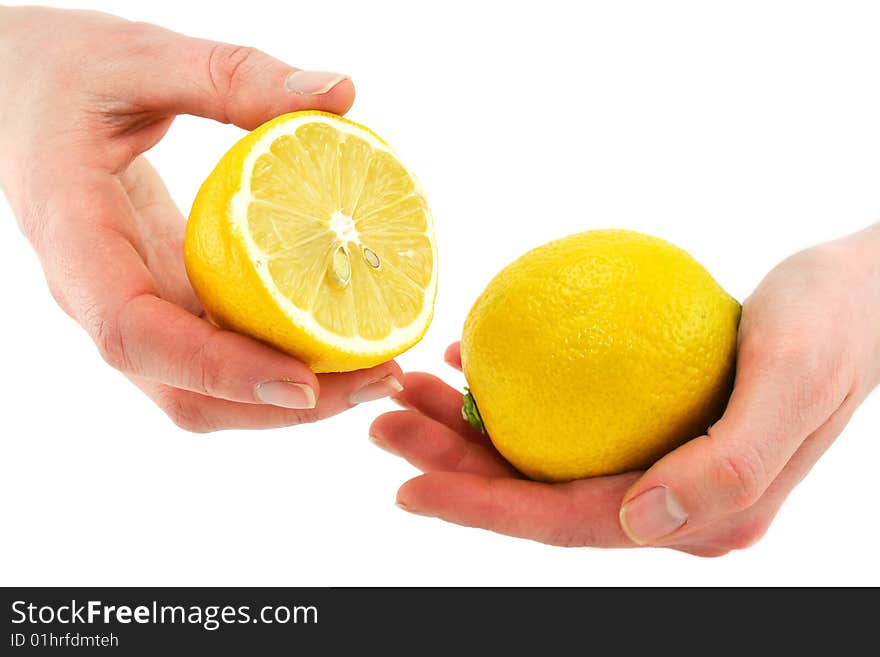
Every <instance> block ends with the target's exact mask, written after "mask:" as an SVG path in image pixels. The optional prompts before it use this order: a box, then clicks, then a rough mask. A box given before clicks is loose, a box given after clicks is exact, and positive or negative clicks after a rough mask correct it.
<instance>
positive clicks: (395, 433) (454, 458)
mask: <svg viewBox="0 0 880 657" xmlns="http://www.w3.org/2000/svg"><path fill="white" fill-rule="evenodd" d="M370 438H371V439H372V440H373V442H374V443H376V445H378V446H379V447H382V448H383V449H386V450H388V451H389V452H391V453H392V454H398V455H400V456H402V457H403V458H405V459H406V460H407V461H409V462H410V463H412V464H413V465H414V466H416V467H417V468H419V469H420V470H422V471H423V472H434V471H446V472H468V473H471V474H479V475H483V476H486V477H519V474H518V473H517V471H516V470H515V469H514V468H513V467H512V466H511V465H510V464H509V463H507V462H506V461H505V460H504V459H503V458H501V455H500V454H498V452H496V451H495V450H494V449H492V448H491V447H488V446H486V445H481V444H477V443H474V442H470V441H468V440H465V439H464V438H462V437H461V436H460V435H458V434H457V433H456V432H455V431H453V430H452V429H450V428H449V427H447V426H445V425H443V424H441V423H440V422H436V421H434V420H431V419H429V418H427V417H425V416H424V415H421V414H420V413H418V412H416V411H394V412H391V413H385V414H384V415H381V416H379V417H378V418H377V419H376V420H375V421H374V422H373V424H372V426H371V427H370Z"/></svg>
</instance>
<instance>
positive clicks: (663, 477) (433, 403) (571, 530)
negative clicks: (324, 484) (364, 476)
mask: <svg viewBox="0 0 880 657" xmlns="http://www.w3.org/2000/svg"><path fill="white" fill-rule="evenodd" d="M446 359H447V361H448V362H450V363H451V364H452V365H454V366H456V367H458V368H460V367H461V359H460V355H459V352H458V345H457V344H454V345H452V346H451V347H450V348H449V350H447V353H446ZM878 382H880V225H878V226H875V227H873V228H871V229H869V230H866V231H863V232H862V233H859V234H856V235H853V236H850V237H848V238H845V239H843V240H840V241H837V242H832V243H829V244H826V245H822V246H819V247H816V248H813V249H810V250H808V251H804V252H802V253H799V254H797V255H795V256H793V257H791V258H789V259H788V260H786V261H785V262H783V263H782V264H780V265H779V266H778V267H776V268H775V269H774V270H773V271H772V272H770V274H769V275H768V276H767V277H766V278H765V279H764V281H763V282H762V283H761V284H760V285H759V286H758V288H757V289H756V290H755V292H754V293H753V294H752V295H751V296H750V297H749V298H748V300H747V301H746V302H745V304H744V308H743V316H742V322H741V325H740V334H739V349H738V361H737V373H736V384H735V387H734V390H733V393H732V396H731V398H730V402H729V405H728V407H727V410H726V412H725V414H724V417H722V418H721V419H720V420H719V421H718V422H717V423H716V424H715V425H714V426H713V427H712V428H711V429H710V430H709V432H708V435H706V436H701V437H697V438H695V439H694V440H691V441H690V442H688V443H685V444H684V445H682V446H681V447H679V448H678V449H676V450H674V451H672V452H671V453H669V454H668V455H666V456H665V457H663V458H662V459H660V460H659V461H658V462H657V463H656V464H654V465H653V466H652V467H651V468H650V469H649V470H648V471H647V472H628V473H624V474H620V475H616V476H609V477H597V478H594V479H584V480H580V481H573V482H569V483H564V484H543V483H537V482H534V481H529V480H527V479H525V478H523V477H522V476H521V475H520V474H519V473H518V472H517V471H516V470H514V468H513V467H512V466H511V465H510V464H508V463H507V462H506V461H505V460H504V459H503V458H502V457H501V455H500V454H498V452H497V451H495V450H494V449H493V447H492V444H491V442H490V441H489V440H488V439H487V438H486V437H485V436H484V435H482V434H480V433H479V432H478V431H476V430H475V429H473V428H472V427H471V426H470V425H468V424H467V422H466V421H464V420H463V419H462V418H461V414H460V409H461V402H462V400H461V395H460V394H459V393H458V392H457V391H455V390H453V389H452V388H450V387H449V386H447V385H446V384H444V383H443V382H441V381H440V380H439V379H437V378H435V377H433V376H431V375H429V374H423V373H411V374H407V375H406V390H405V391H404V392H403V393H401V394H400V395H398V397H397V400H398V401H399V403H400V404H401V405H403V406H404V407H406V408H408V409H410V410H404V411H395V412H391V413H386V414H385V415H382V416H380V417H379V418H377V419H376V421H375V422H374V423H373V425H372V427H371V430H370V435H371V437H372V439H373V440H374V442H376V443H377V444H378V445H379V446H381V447H384V448H385V449H387V450H389V451H390V452H392V453H396V454H399V455H401V456H403V457H404V458H405V459H407V460H408V461H409V462H410V463H412V464H413V465H415V466H416V467H418V468H419V469H421V470H422V471H424V472H425V473H426V474H424V475H421V476H419V477H416V478H415V479H412V480H411V481H408V482H407V483H405V484H404V485H403V486H402V487H401V489H400V490H399V492H398V494H397V499H398V503H399V505H400V506H402V507H403V508H405V509H407V510H409V511H412V512H414V513H418V514H422V515H428V516H436V517H438V518H442V519H444V520H448V521H450V522H454V523H458V524H461V525H467V526H472V527H482V528H484V529H490V530H493V531H496V532H500V533H503V534H509V535H512V536H519V537H523V538H530V539H534V540H537V541H542V542H545V543H551V544H555V545H564V546H599V547H626V546H635V545H656V546H663V547H670V548H675V549H678V550H682V551H685V552H689V553H692V554H696V555H701V556H718V555H722V554H725V553H727V552H728V551H730V550H732V549H740V548H745V547H747V546H749V545H751V544H753V543H754V542H755V541H757V540H758V539H759V538H760V537H761V536H762V535H763V534H764V532H765V531H766V530H767V528H768V526H769V524H770V522H771V521H772V519H773V517H774V515H775V514H776V512H777V511H778V510H779V507H780V506H781V504H782V503H783V501H784V500H785V498H786V496H787V495H788V494H789V493H790V492H791V490H792V489H793V488H794V487H795V486H796V485H797V483H798V482H799V481H800V480H801V479H802V478H803V477H804V475H806V473H807V472H808V471H809V469H810V468H811V467H812V465H813V464H814V463H815V462H816V461H817V460H818V458H819V457H820V456H821V455H822V453H823V452H824V451H825V450H826V449H827V448H828V446H829V445H831V443H832V442H833V441H834V439H835V438H836V437H837V436H838V435H839V434H840V432H841V431H842V430H843V428H844V426H845V425H846V423H847V421H848V420H849V418H850V417H851V416H852V414H853V411H855V409H856V407H857V406H858V405H859V404H860V402H861V401H862V400H864V399H865V397H866V396H867V395H868V393H869V392H870V391H871V390H872V389H873V388H874V387H875V386H876V385H877V384H878Z"/></svg>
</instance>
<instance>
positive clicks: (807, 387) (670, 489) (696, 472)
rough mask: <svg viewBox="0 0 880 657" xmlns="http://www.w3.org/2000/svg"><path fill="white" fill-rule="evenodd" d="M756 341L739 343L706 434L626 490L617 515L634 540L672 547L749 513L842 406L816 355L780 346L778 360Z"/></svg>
mask: <svg viewBox="0 0 880 657" xmlns="http://www.w3.org/2000/svg"><path fill="white" fill-rule="evenodd" d="M756 339H757V336H755V335H754V334H747V335H745V336H744V337H743V339H742V344H741V347H740V352H739V362H738V367H737V377H736V385H735V388H734V391H733V394H732V396H731V399H730V402H729V405H728V408H727V410H726V411H725V414H724V417H722V419H721V420H719V422H718V423H717V424H715V425H714V426H713V427H712V428H711V429H710V431H709V434H708V435H706V436H702V437H700V438H697V439H695V440H692V441H690V442H688V443H685V444H684V445H683V446H681V447H679V448H678V449H676V450H674V451H673V452H671V453H670V454H668V455H666V456H665V457H663V458H662V459H661V460H660V461H658V462H657V463H656V464H655V465H654V466H653V467H651V468H650V469H649V470H648V472H647V473H646V474H645V476H644V477H643V478H642V479H641V480H640V481H639V482H638V483H637V484H636V485H635V486H634V487H633V489H632V490H631V491H629V492H628V493H627V495H626V503H625V504H624V506H623V507H622V509H621V514H620V517H621V523H622V525H623V526H624V528H625V530H626V531H627V533H628V535H629V536H630V537H631V538H632V539H633V540H634V541H636V542H638V543H642V544H653V543H657V542H660V541H662V542H663V543H669V542H675V541H677V540H680V539H681V536H682V535H684V534H686V533H688V532H693V531H697V530H699V529H700V528H702V527H705V526H708V525H711V524H712V523H715V522H717V521H719V520H720V519H722V518H724V517H725V516H727V515H729V514H732V513H736V512H741V511H744V510H745V509H748V508H750V507H751V506H753V505H754V504H755V503H756V502H757V501H758V500H759V499H760V498H761V497H762V496H763V495H764V493H765V491H766V490H767V489H768V487H769V486H770V485H771V484H772V482H773V481H774V480H775V479H776V477H777V476H778V475H779V474H780V472H781V471H782V470H783V468H784V467H785V465H786V464H787V463H788V461H789V459H790V458H791V456H792V455H793V454H794V453H795V452H796V451H797V450H798V448H799V447H800V445H801V444H802V443H803V441H804V439H805V438H806V437H807V436H808V435H810V434H811V433H813V432H814V431H815V430H816V429H818V428H819V427H820V426H821V425H822V424H823V423H824V422H825V421H826V420H827V419H828V418H829V416H830V415H831V414H832V413H833V412H834V411H835V410H836V409H837V408H838V407H839V406H840V404H841V403H842V401H843V398H844V397H845V395H846V388H845V387H842V386H839V385H837V383H838V382H837V380H836V377H835V373H836V369H835V364H834V363H833V362H830V361H829V362H826V361H825V359H824V358H823V356H822V354H821V352H819V351H818V350H817V351H810V350H808V348H807V347H804V348H803V350H800V351H799V350H793V351H792V348H791V347H790V346H787V347H786V348H787V349H789V352H790V353H788V354H784V355H783V357H780V355H779V353H778V352H777V350H776V349H775V348H774V347H773V346H772V345H771V344H770V343H769V341H768V342H764V343H758V342H756ZM761 339H762V340H767V336H766V335H764V336H761Z"/></svg>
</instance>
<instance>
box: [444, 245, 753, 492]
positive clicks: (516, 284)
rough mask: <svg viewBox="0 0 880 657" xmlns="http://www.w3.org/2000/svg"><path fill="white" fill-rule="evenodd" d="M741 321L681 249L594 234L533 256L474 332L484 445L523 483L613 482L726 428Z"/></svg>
mask: <svg viewBox="0 0 880 657" xmlns="http://www.w3.org/2000/svg"><path fill="white" fill-rule="evenodd" d="M740 311H741V306H740V304H739V303H738V302H737V301H736V300H735V299H734V298H732V297H731V296H730V295H729V294H727V293H726V292H725V291H724V290H723V289H722V288H721V286H720V285H719V284H718V283H717V282H716V281H715V280H714V279H713V278H712V276H711V275H710V274H709V273H708V272H707V271H706V270H705V269H704V268H703V267H702V266H701V265H700V264H699V263H698V262H697V261H696V260H694V259H693V258H692V257H691V256H690V255H689V254H688V253H686V252H685V251H683V250H682V249H680V248H678V247H676V246H674V245H672V244H669V243H668V242H665V241H663V240H661V239H657V238H655V237H650V236H647V235H643V234H640V233H636V232H632V231H625V230H595V231H589V232H585V233H580V234H577V235H572V236H569V237H566V238H563V239H560V240H557V241H554V242H550V243H548V244H545V245H543V246H540V247H538V248H536V249H534V250H532V251H530V252H529V253H526V254H525V255H524V256H522V257H521V258H519V259H518V260H516V261H515V262H513V263H512V264H510V265H509V266H507V267H506V268H505V269H503V270H502V271H501V272H500V273H499V274H498V275H497V276H496V277H495V278H494V279H493V280H492V281H491V282H490V283H489V285H488V287H487V288H486V290H485V291H484V292H483V293H482V295H481V296H480V297H479V298H478V299H477V301H476V303H475V304H474V306H473V308H472V309H471V311H470V313H469V315H468V317H467V320H466V322H465V325H464V331H463V334H462V342H461V356H462V366H463V369H464V374H465V377H466V379H467V382H468V386H469V388H470V392H471V395H473V397H474V400H475V401H476V404H477V406H478V408H479V411H480V415H481V416H482V420H483V424H484V426H485V429H486V432H487V433H488V435H489V436H490V438H491V440H492V442H493V444H494V445H495V447H496V449H498V451H499V452H500V453H501V454H502V455H503V456H504V457H505V458H506V459H507V460H508V461H510V463H511V464H513V465H514V466H515V467H516V468H517V469H518V470H519V471H520V472H522V473H523V474H525V475H526V476H528V477H530V478H532V479H536V480H540V481H547V482H560V481H569V480H573V479H582V478H587V477H595V476H599V475H611V474H617V473H621V472H626V471H629V470H637V469H642V468H646V467H647V466H649V465H651V464H652V463H653V462H654V461H656V460H657V459H658V458H660V457H661V456H662V455H664V454H666V453H667V452H669V451H670V450H672V449H673V448H675V447H677V446H678V445H680V444H682V443H683V442H685V441H687V440H689V439H691V438H695V437H697V436H699V435H702V434H705V432H706V430H707V429H708V427H709V426H710V425H711V424H712V423H713V422H715V421H716V420H717V419H718V418H719V417H720V416H721V414H722V413H723V411H724V408H725V406H726V404H727V400H728V398H729V396H730V392H731V388H732V385H733V377H734V369H735V357H736V343H737V329H738V325H739V318H740Z"/></svg>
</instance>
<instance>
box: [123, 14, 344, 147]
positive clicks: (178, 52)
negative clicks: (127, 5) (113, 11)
mask: <svg viewBox="0 0 880 657" xmlns="http://www.w3.org/2000/svg"><path fill="white" fill-rule="evenodd" d="M124 29H127V30H130V31H131V32H132V38H133V39H134V43H135V46H136V47H137V48H138V55H139V56H137V57H132V58H131V63H129V64H128V65H127V66H123V68H125V70H124V71H120V73H119V74H118V75H117V77H118V78H119V79H118V80H117V81H116V82H117V85H121V88H122V90H123V91H125V95H124V97H126V98H133V99H134V104H135V105H137V106H140V107H143V108H144V109H147V110H153V111H158V112H163V113H168V114H195V115H198V116H204V117H208V118H212V119H216V120H217V121H222V122H224V123H234V124H235V125H237V126H239V127H241V128H244V129H246V130H251V129H253V128H255V127H257V126H258V125H260V124H261V123H264V122H265V121H268V120H269V119H271V118H274V117H276V116H278V115H280V114H284V113H286V112H293V111H297V110H304V109H318V110H324V111H327V112H333V113H335V114H344V113H345V112H346V111H347V110H348V109H349V108H350V107H351V104H352V102H354V85H353V84H352V82H351V80H349V79H348V77H347V76H345V75H342V74H339V73H332V72H323V71H302V70H299V69H297V68H294V67H293V66H290V65H289V64H285V63H284V62H281V61H279V60H277V59H275V58H274V57H271V56H269V55H267V54H266V53H263V52H261V51H259V50H256V49H254V48H247V47H243V46H237V45H230V44H224V43H218V42H214V41H207V40H204V39H194V38H190V37H186V36H183V35H180V34H176V33H174V32H171V31H169V30H165V29H162V28H159V27H156V26H151V25H143V24H135V25H130V26H128V27H127V28H124ZM157 71H161V75H159V74H157Z"/></svg>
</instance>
